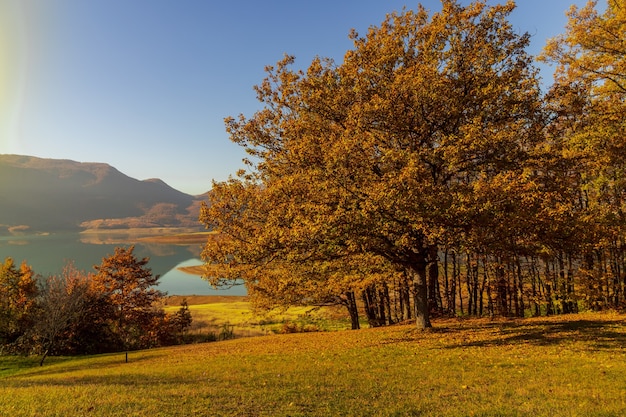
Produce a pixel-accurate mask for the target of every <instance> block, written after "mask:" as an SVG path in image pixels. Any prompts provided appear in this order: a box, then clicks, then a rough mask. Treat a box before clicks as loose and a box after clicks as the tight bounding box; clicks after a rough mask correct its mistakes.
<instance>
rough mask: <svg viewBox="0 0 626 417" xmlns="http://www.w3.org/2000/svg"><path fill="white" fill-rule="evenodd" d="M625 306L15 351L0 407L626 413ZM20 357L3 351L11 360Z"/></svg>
mask: <svg viewBox="0 0 626 417" xmlns="http://www.w3.org/2000/svg"><path fill="white" fill-rule="evenodd" d="M625 324H626V317H624V316H621V315H616V314H592V313H586V314H580V315H572V316H564V317H554V318H549V319H546V318H538V319H528V320H525V321H513V320H498V321H487V320H446V321H436V322H435V326H436V327H435V329H434V330H432V331H427V332H422V331H417V330H415V329H414V328H413V327H412V326H410V325H405V326H392V327H388V328H377V329H364V330H360V331H338V332H325V333H299V334H286V335H268V336H260V337H253V338H241V339H235V340H229V341H224V342H217V343H207V344H196V345H186V346H179V347H174V348H163V349H154V350H147V351H140V352H132V353H131V354H130V363H128V364H125V363H124V355H123V354H113V355H100V356H93V357H81V358H50V359H51V360H50V362H49V364H48V365H45V366H44V367H41V368H40V367H36V366H32V367H28V366H27V365H26V363H25V362H24V361H32V363H36V358H31V359H19V360H18V362H16V365H15V367H14V368H13V371H11V372H9V371H7V370H5V371H4V372H5V373H4V376H3V377H1V378H0V398H1V399H2V400H1V401H0V415H2V416H4V415H7V416H117V415H119V416H212V415H215V416H334V415H338V416H339V415H340V416H418V415H419V416H619V415H626V395H624V392H625V390H626V326H625ZM11 360H13V358H10V359H7V358H3V359H2V361H0V364H2V366H3V367H6V366H7V364H9V363H10V361H11Z"/></svg>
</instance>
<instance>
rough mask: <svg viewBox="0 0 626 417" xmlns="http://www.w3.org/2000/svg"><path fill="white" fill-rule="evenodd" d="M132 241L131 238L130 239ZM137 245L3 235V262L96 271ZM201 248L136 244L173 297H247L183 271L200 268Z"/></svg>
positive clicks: (50, 270)
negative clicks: (69, 264) (121, 249)
mask: <svg viewBox="0 0 626 417" xmlns="http://www.w3.org/2000/svg"><path fill="white" fill-rule="evenodd" d="M126 239H128V237H126ZM131 244H133V242H128V240H126V241H123V240H120V238H114V237H112V236H111V235H107V236H106V239H103V240H98V239H96V238H95V237H94V236H90V237H89V239H85V236H84V235H83V236H81V235H79V234H77V233H66V234H50V235H48V236H39V235H33V236H24V235H22V236H19V240H16V237H15V236H0V261H4V259H5V258H6V257H11V258H13V260H14V261H15V263H16V264H18V265H19V264H20V263H21V262H22V261H23V260H24V261H26V263H27V264H29V265H30V266H32V267H33V269H34V270H35V272H36V273H38V274H40V275H44V276H46V275H50V274H59V273H60V272H61V271H62V270H63V267H64V266H65V264H66V263H67V261H70V260H71V261H73V262H74V264H75V265H76V267H77V268H78V269H80V270H83V271H87V272H93V266H94V265H99V264H100V263H101V262H102V258H104V257H106V256H109V255H111V254H113V253H114V252H115V247H116V246H124V247H128V246H130V245H131ZM201 249H202V248H201V246H200V245H199V244H191V245H172V244H159V243H145V242H137V243H135V251H134V253H135V255H136V256H137V257H138V258H143V257H149V258H150V261H149V263H148V266H149V267H150V268H151V269H152V272H153V273H154V274H156V275H160V276H161V280H160V282H161V284H160V285H159V287H158V288H159V289H160V290H162V291H166V292H168V293H169V294H170V295H174V294H177V295H193V294H195V295H213V294H221V295H245V288H244V287H243V286H237V287H233V288H231V289H223V290H215V289H213V288H212V287H211V286H210V285H209V284H208V283H207V282H206V281H204V280H203V279H202V278H200V277H198V276H195V275H190V274H187V273H184V272H182V271H179V270H178V269H177V268H178V267H179V266H191V265H198V264H201V263H202V262H201V261H200V252H201Z"/></svg>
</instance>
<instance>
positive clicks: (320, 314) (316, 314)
mask: <svg viewBox="0 0 626 417" xmlns="http://www.w3.org/2000/svg"><path fill="white" fill-rule="evenodd" d="M183 298H185V299H187V302H188V304H189V311H191V315H192V318H193V323H192V325H191V329H190V331H189V333H190V334H191V335H193V336H194V339H196V340H202V338H203V336H206V337H205V339H209V340H210V339H213V338H214V337H218V336H219V335H220V333H222V332H224V331H228V329H231V330H232V332H233V334H234V336H235V337H247V336H260V335H267V334H271V333H285V332H293V331H329V330H343V329H348V328H350V320H349V318H348V317H347V313H346V309H345V307H340V306H337V307H322V308H312V307H291V308H289V309H286V310H273V311H270V312H258V311H257V312H255V311H254V310H253V309H252V306H251V304H250V303H249V302H248V301H247V299H246V297H234V296H190V297H181V296H173V297H169V298H168V299H167V305H166V306H165V311H167V312H170V313H172V312H174V311H176V310H178V309H179V308H180V303H181V301H182V299H183Z"/></svg>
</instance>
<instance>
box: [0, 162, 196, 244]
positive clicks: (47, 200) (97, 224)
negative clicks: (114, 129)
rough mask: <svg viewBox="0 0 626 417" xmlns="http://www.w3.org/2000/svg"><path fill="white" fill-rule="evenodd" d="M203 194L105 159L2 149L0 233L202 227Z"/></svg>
mask: <svg viewBox="0 0 626 417" xmlns="http://www.w3.org/2000/svg"><path fill="white" fill-rule="evenodd" d="M201 200H202V198H201V197H194V196H191V195H189V194H185V193H182V192H180V191H178V190H175V189H174V188H172V187H170V186H169V185H167V184H166V183H164V182H163V181H161V180H159V179H149V180H144V181H140V180H137V179H134V178H131V177H129V176H127V175H124V174H123V173H121V172H119V171H118V170H116V169H115V168H113V167H112V166H110V165H107V164H103V163H81V162H76V161H70V160H64V159H63V160H61V159H42V158H35V157H32V156H21V155H2V154H0V234H2V233H3V232H5V231H7V230H8V231H11V230H13V231H14V230H28V231H30V232H47V231H61V230H80V229H85V228H130V227H199V223H198V213H199V210H200V202H201Z"/></svg>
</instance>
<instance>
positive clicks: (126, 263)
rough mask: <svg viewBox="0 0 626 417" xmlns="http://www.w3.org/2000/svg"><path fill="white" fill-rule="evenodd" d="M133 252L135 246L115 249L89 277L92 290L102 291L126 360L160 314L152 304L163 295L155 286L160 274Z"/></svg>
mask: <svg viewBox="0 0 626 417" xmlns="http://www.w3.org/2000/svg"><path fill="white" fill-rule="evenodd" d="M133 251H134V246H130V247H129V248H122V247H117V248H115V253H114V254H113V255H110V256H108V257H105V258H103V259H102V263H101V264H100V265H96V266H94V268H95V269H96V274H95V275H94V276H93V278H92V281H93V284H94V287H95V289H96V290H97V291H99V292H100V293H102V294H104V296H105V297H106V300H107V304H108V305H109V306H110V307H111V309H110V314H111V315H110V317H109V320H110V325H111V328H112V331H113V333H114V334H117V335H118V337H119V338H120V342H121V344H122V347H123V348H124V350H126V361H128V350H129V349H131V348H133V347H135V346H138V347H140V344H139V341H140V340H141V339H142V337H144V336H145V334H146V332H147V331H149V329H150V327H151V325H152V324H153V322H154V317H155V316H156V315H159V311H158V309H155V304H156V303H157V301H159V300H160V299H161V298H162V297H163V296H164V293H163V292H161V291H159V290H157V289H156V288H155V286H156V285H158V281H159V276H158V275H153V274H152V270H151V269H150V268H149V267H148V266H147V264H148V261H149V259H148V258H142V259H138V258H137V257H135V254H134V253H133Z"/></svg>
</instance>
